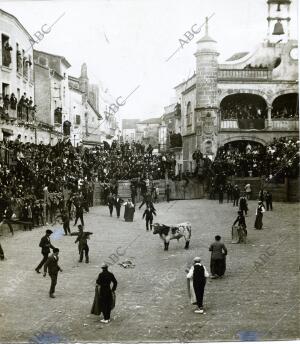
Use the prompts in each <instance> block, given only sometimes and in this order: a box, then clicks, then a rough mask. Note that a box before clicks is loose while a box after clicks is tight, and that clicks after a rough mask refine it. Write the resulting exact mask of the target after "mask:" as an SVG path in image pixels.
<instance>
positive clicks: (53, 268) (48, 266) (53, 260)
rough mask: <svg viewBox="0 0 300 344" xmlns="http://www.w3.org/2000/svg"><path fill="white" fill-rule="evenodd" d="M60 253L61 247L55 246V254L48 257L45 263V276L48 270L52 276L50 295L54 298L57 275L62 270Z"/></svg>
mask: <svg viewBox="0 0 300 344" xmlns="http://www.w3.org/2000/svg"><path fill="white" fill-rule="evenodd" d="M58 253H59V249H58V248H54V249H53V254H51V256H50V257H49V258H48V259H47V261H46V263H45V265H44V275H43V276H44V277H46V275H47V270H48V273H49V276H50V278H51V286H50V291H49V296H50V297H51V298H52V299H54V298H55V296H54V293H55V286H56V283H57V275H58V271H61V272H62V269H61V267H60V266H59V265H58Z"/></svg>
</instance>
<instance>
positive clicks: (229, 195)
mask: <svg viewBox="0 0 300 344" xmlns="http://www.w3.org/2000/svg"><path fill="white" fill-rule="evenodd" d="M232 191H233V186H232V184H231V183H228V184H227V186H226V193H227V203H229V201H232Z"/></svg>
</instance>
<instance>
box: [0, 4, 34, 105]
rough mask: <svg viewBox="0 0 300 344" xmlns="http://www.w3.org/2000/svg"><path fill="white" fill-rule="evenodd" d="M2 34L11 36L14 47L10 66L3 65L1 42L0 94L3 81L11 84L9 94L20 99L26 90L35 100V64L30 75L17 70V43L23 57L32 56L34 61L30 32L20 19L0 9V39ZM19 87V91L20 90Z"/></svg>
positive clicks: (10, 40)
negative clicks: (26, 75) (19, 21)
mask: <svg viewBox="0 0 300 344" xmlns="http://www.w3.org/2000/svg"><path fill="white" fill-rule="evenodd" d="M2 34H4V35H6V36H8V37H9V45H10V46H11V47H12V50H11V59H12V62H11V64H10V66H9V67H4V66H2V62H3V61H2V43H1V44H0V67H1V68H0V84H1V85H0V94H2V83H6V84H9V87H8V92H7V93H8V94H9V95H10V94H11V93H14V94H15V96H16V97H17V98H18V100H19V99H20V97H21V96H22V94H23V93H24V92H26V95H27V97H28V98H30V97H32V99H33V100H34V86H33V64H32V65H31V67H30V68H28V77H27V78H26V77H25V76H23V73H18V72H17V59H16V55H17V44H18V46H19V50H20V51H21V52H22V57H23V56H26V57H28V58H29V57H30V58H31V61H32V62H33V50H32V46H31V44H30V41H29V38H30V36H29V34H28V33H27V32H26V31H25V29H24V28H23V27H22V26H21V25H20V24H19V23H18V21H17V20H16V19H15V18H14V17H13V16H11V15H9V14H6V13H5V12H4V11H2V10H1V9H0V39H1V38H2ZM23 53H24V54H23ZM18 89H19V92H18Z"/></svg>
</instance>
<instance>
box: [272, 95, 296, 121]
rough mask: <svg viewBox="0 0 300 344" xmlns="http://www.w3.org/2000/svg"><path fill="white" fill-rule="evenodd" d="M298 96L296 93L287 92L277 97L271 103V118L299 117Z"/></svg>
mask: <svg viewBox="0 0 300 344" xmlns="http://www.w3.org/2000/svg"><path fill="white" fill-rule="evenodd" d="M298 107H299V96H298V93H288V94H284V95H281V96H279V97H277V98H276V99H275V100H274V102H273V104H272V118H273V119H295V120H298V118H299V111H298Z"/></svg>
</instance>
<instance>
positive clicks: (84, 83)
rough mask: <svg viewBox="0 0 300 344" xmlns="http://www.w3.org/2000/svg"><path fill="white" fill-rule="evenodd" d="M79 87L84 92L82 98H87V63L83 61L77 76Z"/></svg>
mask: <svg viewBox="0 0 300 344" xmlns="http://www.w3.org/2000/svg"><path fill="white" fill-rule="evenodd" d="M79 89H80V91H81V92H83V93H84V96H83V97H84V99H85V100H87V98H88V92H89V78H88V76H87V65H86V63H83V64H82V66H81V73H80V77H79Z"/></svg>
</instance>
